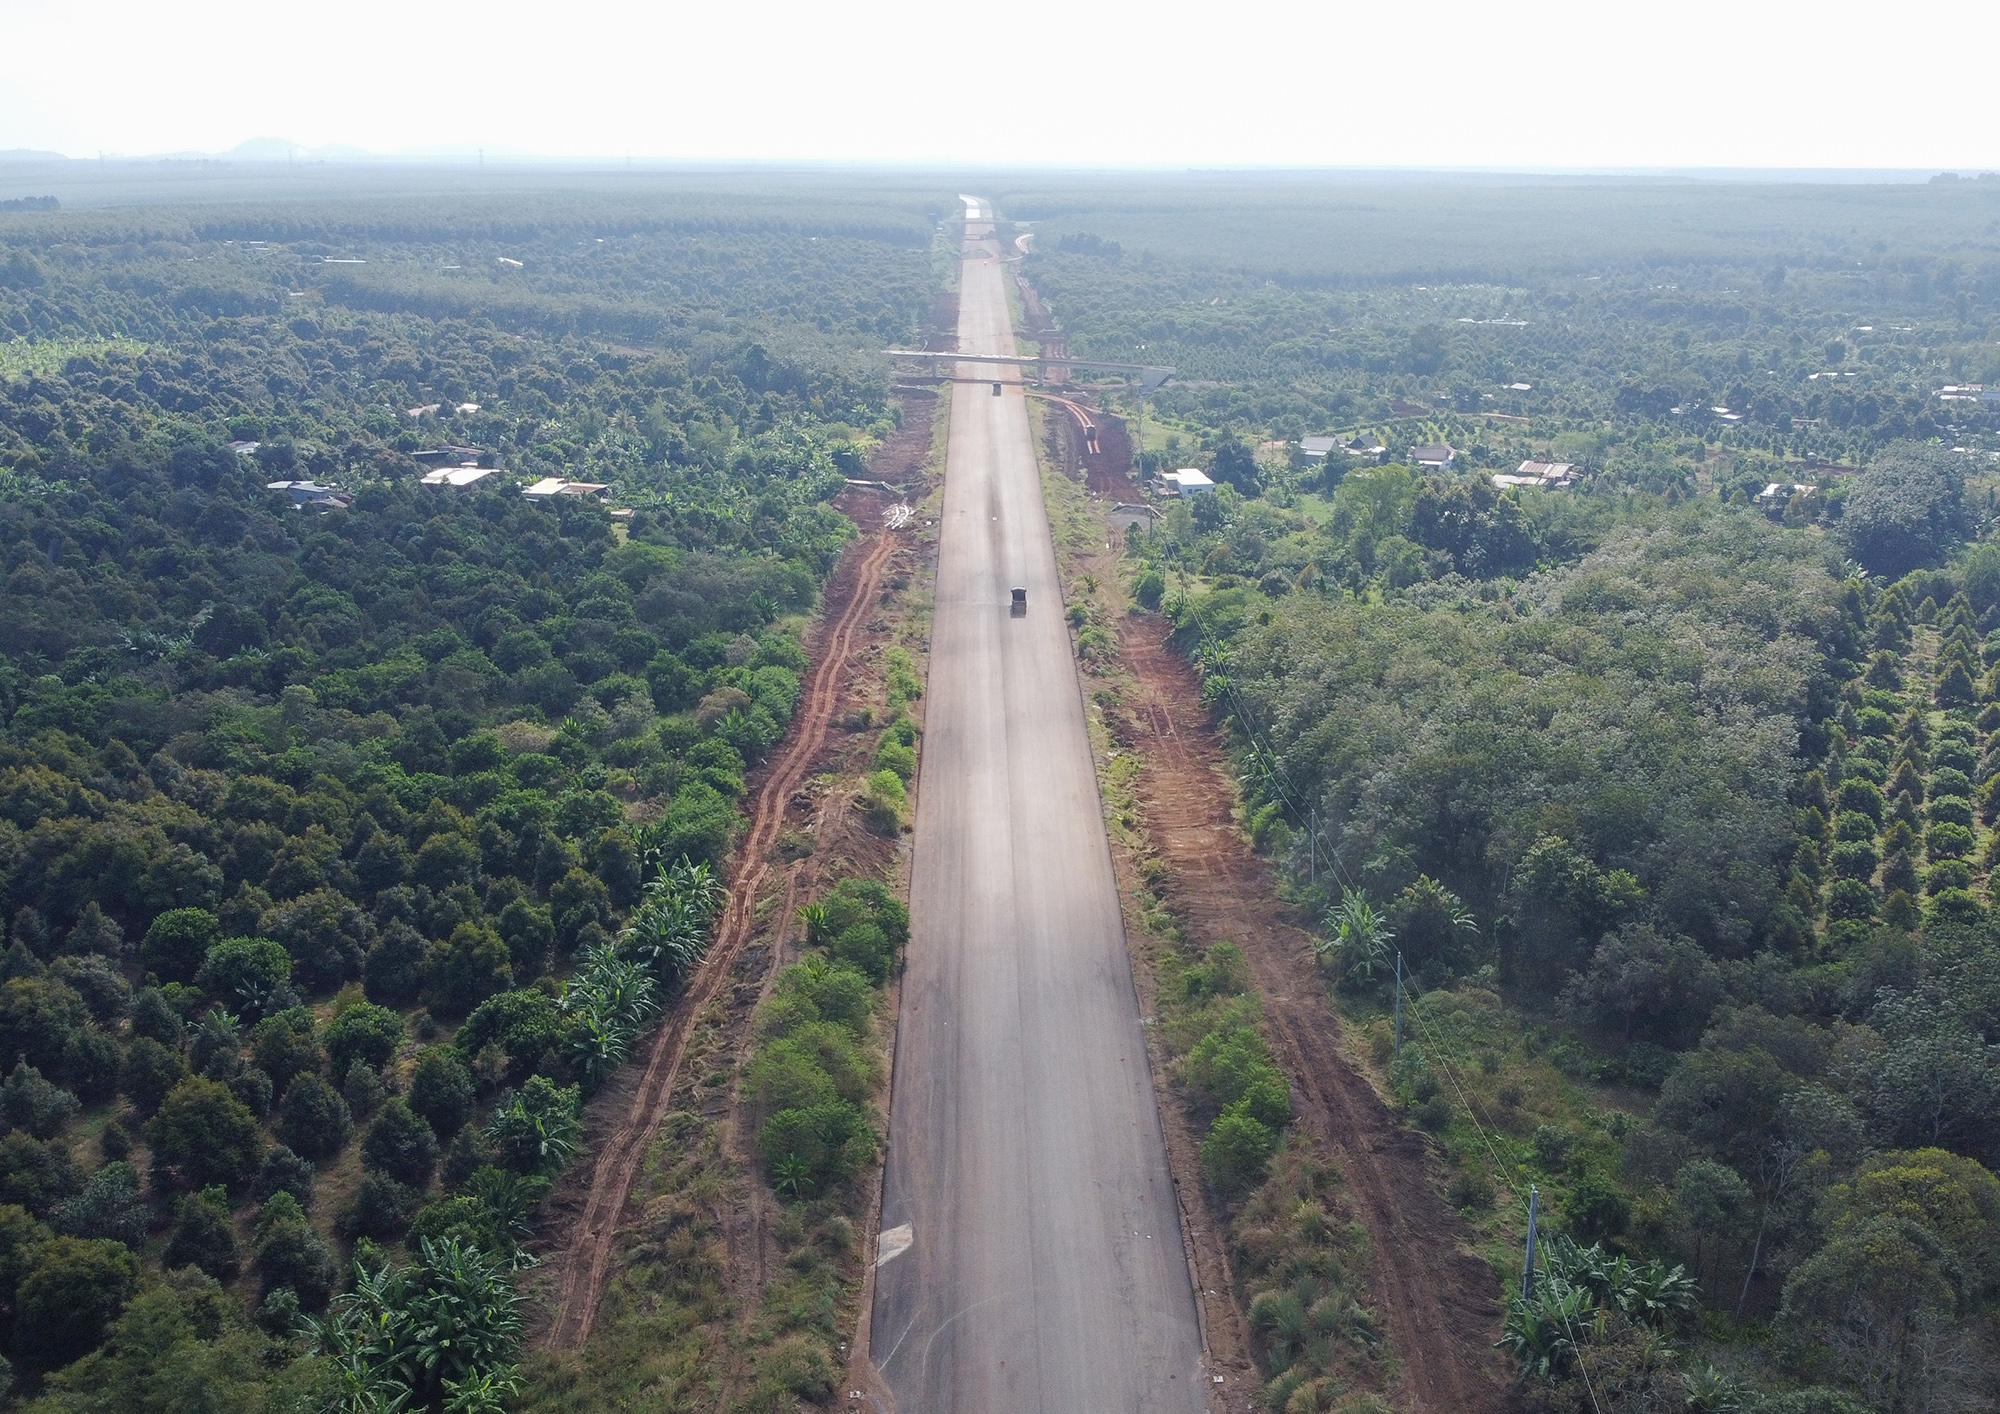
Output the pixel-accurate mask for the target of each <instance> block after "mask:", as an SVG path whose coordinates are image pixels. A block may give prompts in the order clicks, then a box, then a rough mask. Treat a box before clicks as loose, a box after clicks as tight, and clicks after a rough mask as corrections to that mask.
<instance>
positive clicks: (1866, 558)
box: [1840, 443, 1965, 579]
mask: <svg viewBox="0 0 2000 1414" xmlns="http://www.w3.org/2000/svg"><path fill="white" fill-rule="evenodd" d="M1964 487H1965V474H1964V472H1963V471H1962V470H1961V469H1960V467H1959V465H1958V463H1957V462H1956V461H1955V460H1954V459H1953V457H1952V455H1951V453H1950V452H1948V451H1946V450H1945V449H1944V448H1942V447H1927V446H1923V445H1921V444H1908V443H1906V444H1904V445H1902V446H1898V447H1894V448H1891V449H1890V450H1889V451H1886V452H1884V453H1882V454H1881V455H1880V456H1878V457H1876V459H1875V460H1874V461H1872V462H1871V463H1869V465H1868V466H1867V468H1866V469H1864V470H1863V471H1862V472H1861V474H1860V475H1858V476H1857V477H1855V478H1854V480H1853V482H1852V484H1851V485H1850V487H1849V489H1848V493H1847V499H1846V501H1845V503H1844V509H1843V512H1842V515H1841V520H1840V527H1841V532H1842V533H1843V534H1844V535H1845V536H1846V538H1847V543H1848V545H1849V546H1850V547H1851V548H1852V550H1853V552H1854V557H1855V558H1856V559H1857V560H1859V561H1861V563H1862V564H1864V565H1866V566H1867V567H1868V568H1869V570H1871V571H1872V572H1874V573H1876V574H1879V575H1882V576H1884V577H1885V578H1892V579H1893V578H1895V577H1897V576H1900V575H1904V574H1907V573H1909V572H1910V571H1911V570H1913V569H1917V568H1920V567H1921V566H1924V565H1928V564H1934V563H1936V562H1937V560H1938V559H1939V558H1940V557H1941V556H1942V555H1943V554H1944V552H1945V550H1946V549H1948V548H1949V547H1950V546H1951V544H1952V543H1953V542H1954V541H1956V540H1957V539H1958V538H1959V536H1961V535H1962V534H1963V533H1964V531H1965V523H1964V522H1965V510H1964V505H1963V493H1964Z"/></svg>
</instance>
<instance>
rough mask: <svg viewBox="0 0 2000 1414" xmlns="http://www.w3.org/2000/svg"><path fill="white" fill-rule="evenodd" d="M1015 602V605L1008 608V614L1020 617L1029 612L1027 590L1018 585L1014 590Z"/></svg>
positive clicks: (1012, 604)
mask: <svg viewBox="0 0 2000 1414" xmlns="http://www.w3.org/2000/svg"><path fill="white" fill-rule="evenodd" d="M1013 601H1014V602H1013V603H1011V604H1009V605H1008V606H1007V612H1008V613H1010V614H1013V615H1015V616H1016V617H1018V616H1020V615H1022V614H1025V613H1027V612H1028V591H1027V590H1025V589H1023V588H1021V587H1020V586H1019V585H1016V586H1015V587H1014V590H1013Z"/></svg>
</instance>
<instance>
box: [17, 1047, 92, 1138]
mask: <svg viewBox="0 0 2000 1414" xmlns="http://www.w3.org/2000/svg"><path fill="white" fill-rule="evenodd" d="M76 1108H77V1106H76V1096H74V1095H72V1094H70V1092H69V1091H67V1090H65V1089H63V1088H61V1087H60V1086H57V1085H51V1084H50V1083H49V1082H48V1081H46V1080H44V1079H43V1078H42V1073H41V1072H40V1071H39V1070H36V1069H35V1068H34V1067H33V1066H31V1065H29V1064H28V1063H27V1062H26V1061H25V1060H22V1061H16V1062H14V1068H13V1070H11V1071H9V1072H8V1074H7V1079H6V1081H5V1083H4V1084H0V1113H4V1114H5V1115H6V1118H7V1123H9V1124H11V1125H13V1126H14V1127H15V1128H16V1129H25V1130H27V1131H28V1133H30V1134H32V1135H34V1136H35V1138H37V1139H53V1138H55V1137H56V1136H57V1135H58V1134H60V1133H62V1131H63V1129H64V1128H65V1127H66V1126H67V1125H68V1124H69V1122H70V1121H71V1120H72V1119H74V1118H75V1117H76Z"/></svg>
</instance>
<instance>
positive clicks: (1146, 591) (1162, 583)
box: [1132, 569, 1167, 610]
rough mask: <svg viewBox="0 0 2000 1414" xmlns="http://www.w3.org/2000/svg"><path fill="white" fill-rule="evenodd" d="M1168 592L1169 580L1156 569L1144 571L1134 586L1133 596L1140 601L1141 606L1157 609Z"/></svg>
mask: <svg viewBox="0 0 2000 1414" xmlns="http://www.w3.org/2000/svg"><path fill="white" fill-rule="evenodd" d="M1166 592H1167V582H1166V580H1165V579H1164V578H1162V577H1161V575H1160V572H1159V571H1158V570H1156V569H1148V570H1146V571H1145V572H1143V573H1142V574H1141V575H1140V576H1139V579H1138V582H1137V583H1135V584H1134V585H1133V586H1132V597H1133V598H1134V599H1137V600H1138V601H1139V607H1141V608H1142V609H1149V610H1157V609H1158V608H1159V607H1160V600H1161V599H1163V598H1164V597H1165V596H1166Z"/></svg>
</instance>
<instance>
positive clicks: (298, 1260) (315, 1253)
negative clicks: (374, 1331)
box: [256, 1193, 338, 1311]
mask: <svg viewBox="0 0 2000 1414" xmlns="http://www.w3.org/2000/svg"><path fill="white" fill-rule="evenodd" d="M256 1266H257V1276H258V1280H259V1283H260V1286H261V1288H262V1292H263V1295H264V1296H265V1297H266V1298H268V1297H269V1296H270V1295H271V1293H272V1292H274V1291H276V1290H278V1289H279V1288H280V1287H283V1288H286V1289H289V1290H290V1291H292V1292H293V1293H295V1294H296V1295H297V1297H298V1301H299V1307H300V1309H302V1310H306V1311H318V1310H321V1309H322V1308H324V1307H325V1305H326V1303H327V1298H328V1297H330V1296H332V1295H333V1286H334V1282H335V1281H336V1280H337V1279H338V1273H337V1272H336V1270H335V1267H334V1262H333V1253H332V1252H331V1251H330V1250H329V1249H328V1248H327V1245H326V1242H325V1241H324V1240H323V1239H322V1238H321V1237H320V1235H319V1234H318V1233H317V1232H315V1231H314V1230H313V1226H312V1224H311V1223H309V1222H307V1221H306V1220H305V1214H304V1213H303V1212H302V1211H301V1210H300V1208H299V1205H298V1204H297V1203H296V1202H293V1201H292V1198H291V1195H289V1194H285V1193H280V1194H279V1195H278V1196H277V1197H275V1198H273V1199H271V1201H270V1202H268V1203H266V1204H265V1205H264V1212H263V1215H262V1216H261V1217H259V1218H258V1220H257V1260H256Z"/></svg>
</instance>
